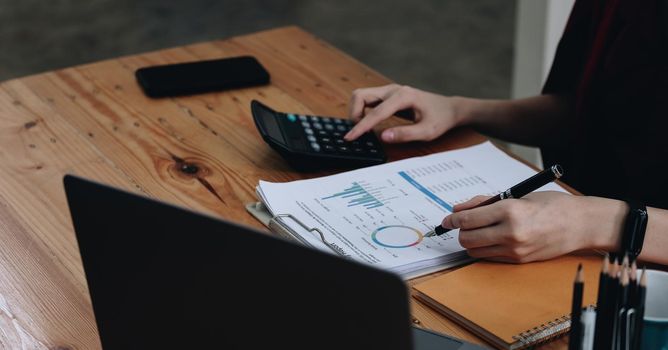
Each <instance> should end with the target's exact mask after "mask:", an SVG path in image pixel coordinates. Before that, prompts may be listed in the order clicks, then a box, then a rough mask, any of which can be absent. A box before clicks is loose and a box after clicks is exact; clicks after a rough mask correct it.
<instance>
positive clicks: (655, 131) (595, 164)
mask: <svg viewBox="0 0 668 350" xmlns="http://www.w3.org/2000/svg"><path fill="white" fill-rule="evenodd" d="M664 3H665V1H662V0H608V1H606V0H577V1H576V2H575V5H574V7H573V10H572V12H571V16H570V18H569V20H568V24H567V26H566V30H565V32H564V35H563V36H562V38H561V41H560V42H559V46H558V47H557V53H556V56H555V60H554V63H553V65H552V69H551V71H550V75H549V77H548V79H547V82H546V83H545V87H544V88H543V93H544V94H563V95H569V96H571V97H572V101H573V104H572V107H573V110H572V113H571V114H570V118H569V120H567V121H565V122H564V124H563V125H564V127H565V129H564V130H563V132H565V134H564V135H563V139H562V140H561V141H560V142H559V146H549V147H545V146H542V154H543V159H544V163H545V165H546V166H547V165H550V164H555V163H559V164H561V165H563V167H564V170H565V177H564V181H565V182H566V183H568V184H569V185H571V186H573V187H574V188H575V189H577V190H579V191H581V192H582V193H584V194H586V195H596V196H603V197H609V198H618V199H636V200H640V201H643V202H644V203H645V204H647V205H648V206H653V207H659V208H668V50H667V48H668V40H667V37H666V21H665V19H666V17H665V6H664ZM555 133H556V131H555Z"/></svg>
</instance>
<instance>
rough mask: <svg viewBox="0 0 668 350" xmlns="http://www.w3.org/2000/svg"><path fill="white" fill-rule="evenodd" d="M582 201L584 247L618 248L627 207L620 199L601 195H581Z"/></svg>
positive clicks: (606, 249)
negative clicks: (584, 223)
mask: <svg viewBox="0 0 668 350" xmlns="http://www.w3.org/2000/svg"><path fill="white" fill-rule="evenodd" d="M582 198H583V201H584V203H583V204H584V206H583V208H584V210H583V211H582V213H583V215H585V218H584V220H585V222H586V223H587V224H586V225H585V231H584V242H583V243H585V247H584V248H592V249H600V250H605V251H608V252H616V251H618V250H619V247H620V244H621V240H622V232H623V230H624V221H625V219H626V214H627V212H628V208H627V205H626V203H624V202H623V201H620V200H615V199H609V198H602V197H582Z"/></svg>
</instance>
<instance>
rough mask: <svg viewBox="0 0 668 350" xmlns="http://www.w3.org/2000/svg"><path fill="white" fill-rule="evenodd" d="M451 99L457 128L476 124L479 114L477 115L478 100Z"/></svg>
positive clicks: (453, 97)
mask: <svg viewBox="0 0 668 350" xmlns="http://www.w3.org/2000/svg"><path fill="white" fill-rule="evenodd" d="M449 98H450V105H451V106H452V112H453V113H452V114H453V116H454V119H455V125H456V126H465V125H471V124H475V123H476V118H477V116H478V114H479V113H476V110H477V109H478V108H477V102H478V100H476V99H473V98H468V97H461V96H451V97H449Z"/></svg>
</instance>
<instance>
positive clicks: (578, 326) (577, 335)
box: [568, 264, 584, 350]
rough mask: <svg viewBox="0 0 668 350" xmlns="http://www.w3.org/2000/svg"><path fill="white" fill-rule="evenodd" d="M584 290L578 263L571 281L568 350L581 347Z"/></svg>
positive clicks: (580, 267)
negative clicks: (571, 301)
mask: <svg viewBox="0 0 668 350" xmlns="http://www.w3.org/2000/svg"><path fill="white" fill-rule="evenodd" d="M583 290H584V277H583V275H582V264H579V265H578V271H577V272H576V273H575V281H574V282H573V305H572V307H571V330H570V334H569V340H568V350H579V349H580V348H581V347H582V321H581V319H582V291H583Z"/></svg>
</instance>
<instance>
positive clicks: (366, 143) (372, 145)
mask: <svg viewBox="0 0 668 350" xmlns="http://www.w3.org/2000/svg"><path fill="white" fill-rule="evenodd" d="M364 144H365V145H367V146H369V147H375V146H376V145H374V144H373V142H371V141H367V142H365V143H364Z"/></svg>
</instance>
